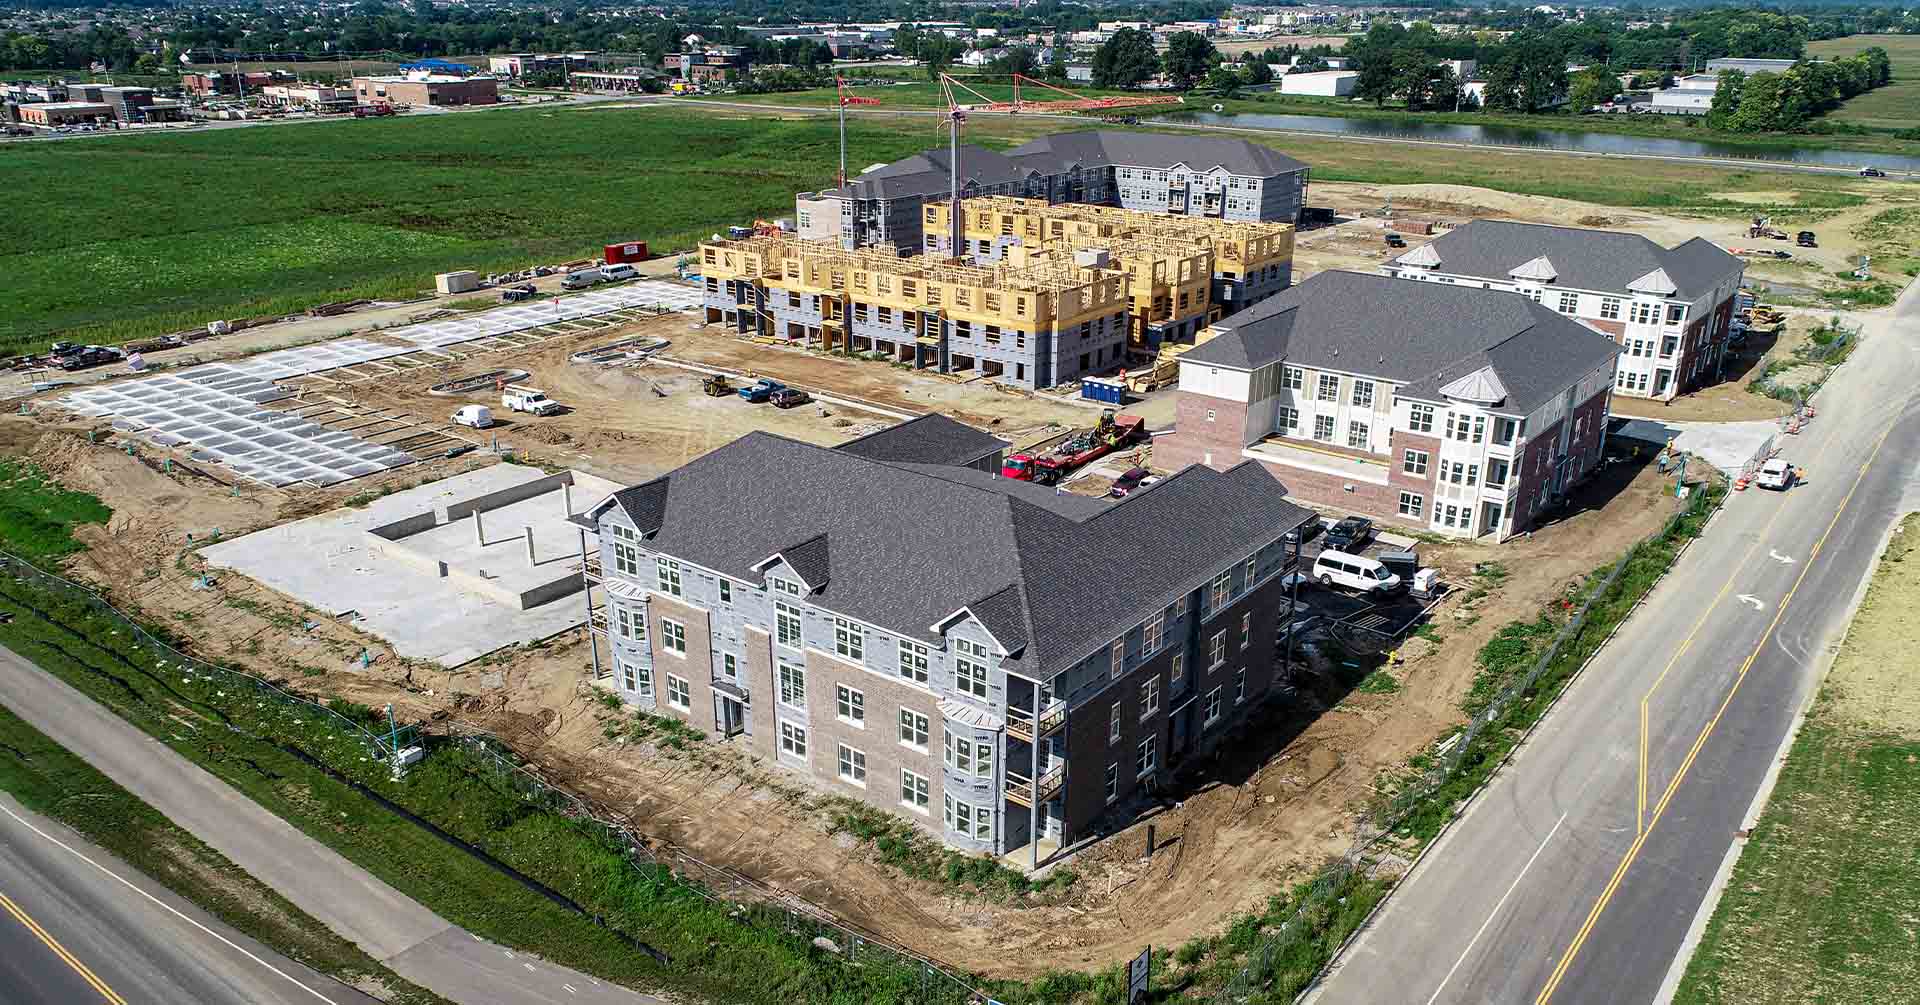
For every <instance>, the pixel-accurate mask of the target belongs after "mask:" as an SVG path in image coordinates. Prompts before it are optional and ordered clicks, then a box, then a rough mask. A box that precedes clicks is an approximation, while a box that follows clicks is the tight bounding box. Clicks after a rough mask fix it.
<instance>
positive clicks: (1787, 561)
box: [1767, 548, 1793, 565]
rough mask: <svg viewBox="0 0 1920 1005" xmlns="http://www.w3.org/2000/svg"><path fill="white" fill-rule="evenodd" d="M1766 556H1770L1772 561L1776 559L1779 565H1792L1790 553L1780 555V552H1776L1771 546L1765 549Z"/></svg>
mask: <svg viewBox="0 0 1920 1005" xmlns="http://www.w3.org/2000/svg"><path fill="white" fill-rule="evenodd" d="M1767 557H1768V558H1771V559H1773V560H1774V561H1776V562H1779V563H1780V564H1781V565H1792V564H1793V556H1791V555H1782V554H1780V553H1779V552H1777V551H1774V550H1773V549H1772V548H1768V549H1767Z"/></svg>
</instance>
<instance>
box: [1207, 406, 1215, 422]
mask: <svg viewBox="0 0 1920 1005" xmlns="http://www.w3.org/2000/svg"><path fill="white" fill-rule="evenodd" d="M1213 420H1214V412H1213V409H1211V408H1209V409H1207V421H1208V422H1212V421H1213Z"/></svg>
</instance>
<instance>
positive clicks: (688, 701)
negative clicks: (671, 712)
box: [666, 673, 693, 714]
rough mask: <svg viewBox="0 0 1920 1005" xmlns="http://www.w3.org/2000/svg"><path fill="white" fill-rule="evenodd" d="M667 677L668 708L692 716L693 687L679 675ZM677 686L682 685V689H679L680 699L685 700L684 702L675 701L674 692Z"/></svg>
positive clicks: (668, 675)
mask: <svg viewBox="0 0 1920 1005" xmlns="http://www.w3.org/2000/svg"><path fill="white" fill-rule="evenodd" d="M666 676H667V707H669V708H677V709H679V710H680V711H682V712H686V713H688V714H692V712H693V686H692V685H691V684H690V683H689V682H688V681H687V679H686V678H685V677H682V676H680V675H679V674H671V673H670V674H667V675H666ZM675 684H678V685H680V688H679V691H680V697H681V698H682V699H684V700H682V701H674V700H673V692H674V685H675Z"/></svg>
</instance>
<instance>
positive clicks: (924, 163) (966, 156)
mask: <svg viewBox="0 0 1920 1005" xmlns="http://www.w3.org/2000/svg"><path fill="white" fill-rule="evenodd" d="M951 163H952V162H951V161H950V160H949V158H948V151H947V149H946V148H945V147H938V148H935V149H932V150H928V151H925V152H924V153H917V154H914V155H913V156H911V157H903V158H901V159H900V160H897V161H894V162H893V163H891V164H888V165H886V166H884V167H878V168H875V169H873V170H872V171H868V172H866V173H864V174H861V175H858V176H856V177H853V178H850V179H848V180H847V188H846V191H848V192H849V193H850V194H851V195H852V196H853V197H854V198H857V199H901V198H907V197H911V196H929V195H948V194H950V193H951V190H952V184H953V182H952V178H951V177H950V173H951V168H950V167H949V165H950V164H951ZM1026 175H1027V172H1026V169H1024V168H1022V167H1021V166H1020V165H1018V164H1016V163H1014V162H1013V161H1012V160H1010V159H1009V158H1008V157H1007V155H1005V154H1002V153H998V152H996V151H993V150H988V149H987V148H986V147H982V146H976V145H974V144H972V143H962V144H961V145H960V184H961V185H962V186H963V187H964V186H965V185H966V184H967V183H968V182H972V183H974V184H975V185H978V186H980V187H981V188H987V187H989V186H993V185H1007V184H1013V183H1017V182H1020V181H1022V180H1024V179H1025V178H1026Z"/></svg>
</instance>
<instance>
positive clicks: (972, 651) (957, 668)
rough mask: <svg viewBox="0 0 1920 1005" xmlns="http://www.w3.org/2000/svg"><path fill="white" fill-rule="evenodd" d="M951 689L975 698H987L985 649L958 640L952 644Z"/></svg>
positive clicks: (975, 643)
mask: <svg viewBox="0 0 1920 1005" xmlns="http://www.w3.org/2000/svg"><path fill="white" fill-rule="evenodd" d="M953 689H954V690H955V691H958V692H960V693H961V694H970V695H973V696H974V697H975V698H985V697H986V696H987V647H986V646H983V645H980V644H979V643H977V642H968V641H967V640H965V639H958V640H956V641H955V642H954V644H953Z"/></svg>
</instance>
